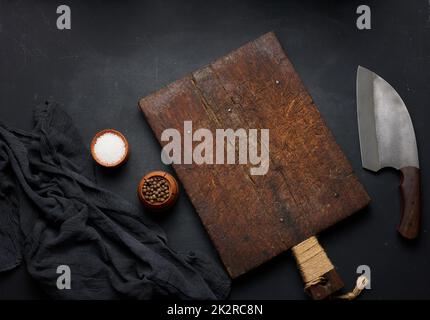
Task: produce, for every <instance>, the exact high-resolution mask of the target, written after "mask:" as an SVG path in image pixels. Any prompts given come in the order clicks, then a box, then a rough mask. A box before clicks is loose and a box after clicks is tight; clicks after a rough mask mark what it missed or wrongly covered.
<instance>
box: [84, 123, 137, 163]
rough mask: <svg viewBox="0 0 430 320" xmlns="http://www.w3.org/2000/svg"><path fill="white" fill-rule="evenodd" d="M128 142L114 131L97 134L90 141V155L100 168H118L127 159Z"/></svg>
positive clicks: (109, 130)
mask: <svg viewBox="0 0 430 320" xmlns="http://www.w3.org/2000/svg"><path fill="white" fill-rule="evenodd" d="M128 153H129V149H128V142H127V139H126V138H125V137H124V135H123V134H122V133H121V132H119V131H116V130H114V129H105V130H102V131H99V132H97V134H96V135H95V136H94V138H93V140H92V141H91V155H92V156H93V159H94V160H95V161H96V162H97V163H98V164H99V165H101V166H103V167H107V168H114V167H118V166H120V165H121V164H123V163H124V162H125V161H126V160H127V158H128Z"/></svg>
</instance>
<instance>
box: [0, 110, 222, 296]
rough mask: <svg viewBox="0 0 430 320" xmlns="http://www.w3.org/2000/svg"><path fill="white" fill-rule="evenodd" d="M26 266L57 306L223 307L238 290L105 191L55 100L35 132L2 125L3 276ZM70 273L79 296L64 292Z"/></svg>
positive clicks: (73, 289)
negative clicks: (67, 302) (63, 269)
mask: <svg viewBox="0 0 430 320" xmlns="http://www.w3.org/2000/svg"><path fill="white" fill-rule="evenodd" d="M21 194H22V195H23V196H24V195H25V196H26V197H28V198H29V199H30V203H31V204H32V205H30V206H27V207H26V208H25V210H24V209H23V208H22V207H20V202H21V201H20V197H19V195H21ZM22 259H24V261H25V262H26V265H27V269H28V271H29V273H30V274H31V276H32V277H33V278H34V279H36V280H37V281H38V282H39V283H40V284H41V286H42V287H43V289H44V290H45V291H46V292H47V293H48V294H49V295H50V296H51V297H53V298H56V299H120V298H138V299H149V298H158V297H172V298H180V299H222V298H225V297H226V296H227V295H228V292H229V288H230V280H229V278H228V276H227V275H226V274H225V272H224V271H223V270H222V268H221V267H219V266H217V265H216V264H214V263H212V262H211V261H209V260H208V259H206V258H203V257H202V256H200V255H196V254H194V253H192V252H191V253H189V254H180V253H177V252H174V251H173V250H172V249H170V248H169V247H168V246H167V244H166V238H165V236H164V233H163V232H162V231H161V230H160V228H159V227H158V226H157V225H156V224H154V223H152V222H151V221H150V220H149V219H148V218H145V216H144V214H143V213H142V212H140V210H138V209H137V208H136V207H134V206H133V205H131V204H130V203H129V202H127V201H126V200H124V199H122V198H121V197H119V196H118V195H116V194H114V193H112V192H109V191H107V190H105V189H103V188H100V187H99V186H97V185H96V183H95V177H94V172H93V162H92V160H91V158H90V156H89V152H88V150H86V148H85V147H84V145H83V144H82V142H81V141H80V138H79V134H78V132H77V130H76V128H75V127H74V126H73V124H72V122H71V120H70V118H69V117H68V115H67V114H66V113H65V112H64V111H63V110H62V109H61V108H60V107H59V106H58V105H57V104H56V103H50V102H47V103H45V104H43V105H41V106H38V107H37V108H36V110H35V127H34V129H33V131H31V132H22V131H19V130H11V129H8V128H7V127H6V126H4V125H2V124H0V271H5V270H9V269H12V268H14V267H16V266H17V265H19V264H20V262H21V260H22ZM61 265H66V266H68V267H69V268H70V271H71V277H70V279H71V282H70V286H71V288H70V289H64V290H60V289H59V288H58V287H57V278H58V277H59V276H60V275H59V274H57V268H58V266H61Z"/></svg>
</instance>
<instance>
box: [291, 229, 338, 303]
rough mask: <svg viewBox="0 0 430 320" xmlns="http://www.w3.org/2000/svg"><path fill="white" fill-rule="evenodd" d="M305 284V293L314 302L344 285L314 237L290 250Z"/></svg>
mask: <svg viewBox="0 0 430 320" xmlns="http://www.w3.org/2000/svg"><path fill="white" fill-rule="evenodd" d="M292 252H293V255H294V258H295V259H296V262H297V266H298V268H299V270H300V273H301V275H302V278H303V282H304V283H305V291H306V293H308V294H309V295H310V296H311V298H312V299H314V300H322V299H325V298H327V297H329V296H331V295H332V294H333V293H335V292H336V291H338V290H340V289H342V288H343V286H344V284H343V281H342V279H341V278H340V276H339V274H338V273H337V271H336V269H335V268H334V266H333V264H332V263H331V261H330V259H329V258H328V256H327V254H326V252H325V251H324V249H323V247H322V246H321V245H320V243H319V242H318V239H317V238H316V237H310V238H308V239H306V240H305V241H303V242H301V243H299V244H298V245H296V246H294V247H293V248H292Z"/></svg>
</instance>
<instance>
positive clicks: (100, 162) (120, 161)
mask: <svg viewBox="0 0 430 320" xmlns="http://www.w3.org/2000/svg"><path fill="white" fill-rule="evenodd" d="M106 133H113V134H115V135H117V136H118V137H120V138H121V139H122V141H124V144H125V153H124V156H123V157H122V158H121V159H120V160H119V161H117V162H115V163H106V162H103V161H102V160H101V159H99V158H98V157H97V155H96V153H95V151H94V146H95V144H96V142H97V139H98V138H99V137H100V136H102V135H104V134H106ZM90 149H91V155H92V156H93V159H94V161H95V162H97V163H98V164H99V165H100V166H102V167H105V168H116V167H119V166H120V165H122V164H123V163H124V162H126V161H127V159H128V154H129V148H128V141H127V139H126V138H125V137H124V135H123V134H122V133H121V132H119V131H116V130H114V129H105V130H102V131H99V132H97V133H96V135H95V136H94V138H93V140H92V141H91V147H90Z"/></svg>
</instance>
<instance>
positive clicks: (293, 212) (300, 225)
mask: <svg viewBox="0 0 430 320" xmlns="http://www.w3.org/2000/svg"><path fill="white" fill-rule="evenodd" d="M139 106H140V108H141V109H142V111H143V112H144V114H145V117H146V119H147V121H148V122H149V124H150V126H151V128H152V130H153V131H154V133H155V135H156V136H157V138H158V139H159V141H160V143H161V144H162V145H164V144H166V143H167V142H162V141H161V139H160V138H161V133H162V132H163V130H164V129H167V128H176V129H178V130H179V131H180V132H181V134H182V137H184V134H187V133H184V132H183V123H184V121H186V120H192V122H193V129H194V130H196V129H198V128H208V129H210V130H212V131H213V132H214V133H215V129H217V128H223V129H227V128H232V129H234V130H236V129H238V128H245V129H250V128H255V129H269V130H270V144H269V146H268V147H269V150H270V168H269V171H268V173H267V174H266V175H262V176H253V175H250V171H249V168H250V166H248V165H206V164H204V165H197V164H175V165H173V167H174V169H175V171H176V173H177V175H178V177H179V178H180V180H181V182H182V184H183V186H184V188H185V190H186V192H187V194H188V196H189V198H190V200H191V201H192V203H193V205H194V207H195V209H196V211H197V213H198V214H199V216H200V218H201V220H202V222H203V225H204V226H205V228H206V230H207V232H208V233H209V236H210V237H211V239H212V241H213V243H214V245H215V246H216V248H217V250H218V252H219V254H220V257H221V259H222V261H223V263H224V265H225V267H226V269H227V271H228V272H229V274H230V275H231V276H232V277H233V278H235V277H237V276H239V275H241V274H243V273H245V272H247V271H248V270H250V269H252V268H254V267H256V266H258V265H260V264H262V263H264V262H265V261H267V260H269V259H271V258H272V257H274V256H276V255H278V254H279V253H281V252H283V251H285V250H287V249H289V248H291V247H292V246H293V245H295V244H297V243H299V242H301V241H303V240H305V239H306V238H308V237H309V236H312V235H315V234H317V233H319V232H320V231H322V230H324V229H326V228H327V227H329V226H331V225H333V224H334V223H336V222H338V221H340V220H342V219H343V218H345V217H347V216H349V215H351V214H352V213H354V212H356V211H358V210H360V209H361V208H363V207H364V206H366V205H367V204H368V202H369V197H368V195H367V193H366V191H365V190H364V188H363V187H362V185H361V184H360V182H359V181H358V180H357V178H356V176H355V174H354V173H353V170H352V168H351V166H350V164H349V163H348V160H347V159H346V157H345V155H344V154H343V153H342V151H341V150H340V148H339V146H338V145H337V144H336V142H335V139H334V137H333V135H332V134H331V132H330V130H329V129H328V128H327V126H326V125H325V123H324V121H323V119H322V118H321V115H320V113H319V112H318V110H317V108H316V106H315V104H314V103H313V101H312V98H311V97H310V95H309V94H308V92H307V91H306V89H305V88H304V86H303V84H302V82H301V80H300V78H299V76H298V74H297V73H296V71H295V70H294V68H293V66H292V64H291V62H290V61H289V60H288V58H287V56H286V55H285V53H284V51H283V49H282V47H281V45H280V44H279V42H278V40H277V39H276V36H275V35H274V34H273V33H268V34H265V35H263V36H261V37H260V38H258V39H256V40H255V41H252V42H250V43H248V44H246V45H244V46H243V47H241V48H239V49H237V50H236V51H234V52H232V53H230V54H228V55H226V56H224V57H222V58H220V59H219V60H217V61H215V62H213V63H211V64H210V65H208V66H205V67H203V68H201V69H199V70H197V71H196V72H194V73H192V74H190V75H187V76H186V77H184V78H183V79H181V80H178V81H176V82H174V83H172V84H170V85H168V86H167V87H165V88H163V89H161V90H159V91H157V92H155V93H153V94H151V95H149V96H147V97H145V98H143V99H141V100H140V101H139Z"/></svg>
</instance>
